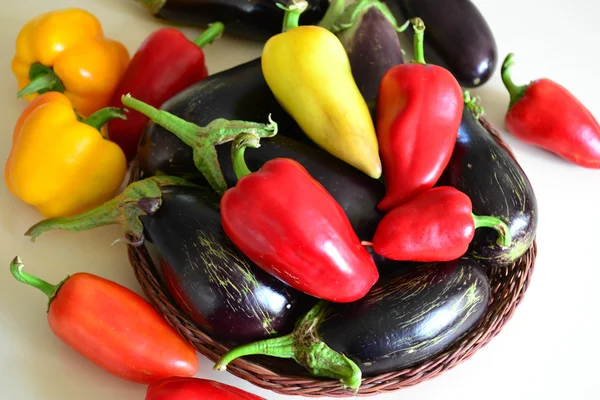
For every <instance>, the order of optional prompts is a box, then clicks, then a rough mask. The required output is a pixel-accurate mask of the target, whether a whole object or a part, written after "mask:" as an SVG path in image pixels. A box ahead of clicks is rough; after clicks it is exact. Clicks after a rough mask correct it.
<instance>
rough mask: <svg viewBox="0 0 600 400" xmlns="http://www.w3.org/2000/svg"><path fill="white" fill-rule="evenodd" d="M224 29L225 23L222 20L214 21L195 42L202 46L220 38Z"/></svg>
mask: <svg viewBox="0 0 600 400" xmlns="http://www.w3.org/2000/svg"><path fill="white" fill-rule="evenodd" d="M224 29H225V25H224V24H223V23H222V22H219V21H217V22H213V23H212V24H210V25H208V28H207V29H206V30H205V31H204V32H202V33H201V34H200V36H198V37H197V38H196V40H194V44H196V46H198V47H200V48H202V47H204V46H205V45H207V44H209V43H212V42H214V41H215V40H217V39H218V38H220V37H221V35H222V34H223V30H224Z"/></svg>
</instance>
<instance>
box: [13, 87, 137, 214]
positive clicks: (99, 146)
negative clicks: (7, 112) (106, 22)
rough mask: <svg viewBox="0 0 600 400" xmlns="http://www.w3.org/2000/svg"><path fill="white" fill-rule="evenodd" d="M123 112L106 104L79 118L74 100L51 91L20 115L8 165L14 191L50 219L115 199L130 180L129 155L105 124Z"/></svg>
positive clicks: (77, 212)
mask: <svg viewBox="0 0 600 400" xmlns="http://www.w3.org/2000/svg"><path fill="white" fill-rule="evenodd" d="M114 118H124V116H123V111H122V110H120V109H116V108H104V109H102V110H99V111H97V112H96V113H95V114H93V115H91V116H90V117H88V118H87V119H83V120H82V119H80V118H78V116H77V114H76V113H75V112H74V110H73V105H72V103H71V101H70V100H69V99H68V98H67V97H66V96H65V95H64V94H61V93H58V92H48V93H45V94H43V95H41V96H39V97H37V98H36V99H35V100H34V101H33V102H31V103H30V104H29V105H28V106H27V108H26V109H25V111H24V112H23V113H22V114H21V116H20V117H19V120H18V121H17V123H16V125H15V130H14V132H13V143H12V148H11V151H10V154H9V156H8V159H7V161H6V166H5V169H4V179H5V182H6V185H7V187H8V189H9V190H10V191H11V193H13V194H14V195H15V196H16V197H18V198H19V199H21V200H22V201H24V202H25V203H28V204H31V205H33V206H35V207H36V208H37V209H38V210H39V211H40V212H41V213H42V215H43V216H44V217H46V218H51V217H65V216H71V215H75V214H79V213H81V212H84V211H87V210H89V209H92V208H94V207H96V206H98V205H100V204H103V203H104V202H106V201H107V200H109V199H110V198H112V197H113V196H114V195H115V194H116V192H117V190H118V189H119V187H120V186H121V184H122V183H123V180H124V178H125V174H126V171H127V163H126V160H125V154H124V153H123V151H122V150H121V148H120V147H119V146H117V145H116V144H115V143H113V142H111V141H108V140H105V139H104V138H103V137H102V135H101V134H100V128H101V126H103V125H104V124H105V123H106V122H108V121H109V120H111V119H114Z"/></svg>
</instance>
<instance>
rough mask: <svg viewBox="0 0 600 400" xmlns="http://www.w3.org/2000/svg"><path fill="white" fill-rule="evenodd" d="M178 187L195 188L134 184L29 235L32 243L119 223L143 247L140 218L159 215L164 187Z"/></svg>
mask: <svg viewBox="0 0 600 400" xmlns="http://www.w3.org/2000/svg"><path fill="white" fill-rule="evenodd" d="M176 185H179V186H182V185H183V186H193V185H192V184H191V183H189V182H187V181H185V180H183V179H180V178H176V177H172V176H153V177H150V178H147V179H144V180H141V181H137V182H133V183H132V184H130V185H129V186H127V188H125V190H124V191H123V192H121V194H119V195H118V196H116V197H115V198H113V199H111V200H109V201H107V202H106V203H104V204H102V205H100V206H98V207H96V208H93V209H91V210H89V211H86V212H84V213H81V214H78V215H74V216H71V217H61V218H50V219H45V220H43V221H41V222H38V223H37V224H35V225H33V226H32V227H31V228H29V230H27V232H26V233H25V236H30V237H31V241H32V242H35V239H36V238H37V237H38V236H40V235H41V234H42V233H44V232H48V231H51V230H55V229H61V230H65V231H69V232H80V231H85V230H89V229H93V228H97V227H100V226H104V225H114V224H118V225H121V226H122V227H123V229H124V230H125V231H126V233H128V234H130V235H131V236H133V237H134V238H135V239H136V240H138V242H139V243H140V244H141V242H142V241H143V234H144V226H143V225H142V221H141V220H140V217H141V216H144V215H153V214H155V213H156V211H158V209H159V208H160V206H161V205H162V191H161V188H163V187H165V186H176Z"/></svg>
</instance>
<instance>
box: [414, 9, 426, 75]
mask: <svg viewBox="0 0 600 400" xmlns="http://www.w3.org/2000/svg"><path fill="white" fill-rule="evenodd" d="M410 22H411V23H412V26H413V30H414V31H415V34H414V38H413V45H414V60H413V62H414V63H418V64H426V63H425V51H424V49H423V40H424V37H425V23H424V22H423V20H422V19H421V18H419V17H416V18H412V19H411V20H410Z"/></svg>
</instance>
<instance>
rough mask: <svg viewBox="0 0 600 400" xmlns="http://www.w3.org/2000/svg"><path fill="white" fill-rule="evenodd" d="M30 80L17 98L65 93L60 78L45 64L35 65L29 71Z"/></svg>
mask: <svg viewBox="0 0 600 400" xmlns="http://www.w3.org/2000/svg"><path fill="white" fill-rule="evenodd" d="M29 79H30V80H31V82H29V84H28V85H27V86H25V87H24V88H23V89H21V90H19V91H18V92H17V97H23V96H27V95H30V94H33V93H39V94H42V93H46V92H61V93H62V92H64V91H65V87H64V86H63V84H62V82H61V80H60V78H59V77H58V76H57V75H56V74H55V73H54V71H53V70H52V68H50V67H47V66H45V65H43V64H40V63H35V64H32V65H31V68H30V69H29Z"/></svg>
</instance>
